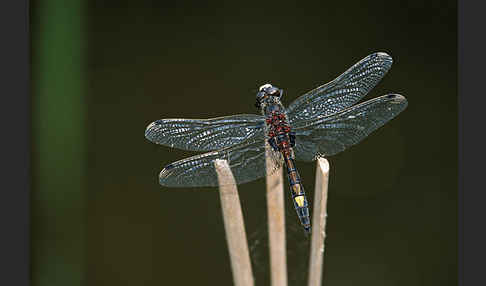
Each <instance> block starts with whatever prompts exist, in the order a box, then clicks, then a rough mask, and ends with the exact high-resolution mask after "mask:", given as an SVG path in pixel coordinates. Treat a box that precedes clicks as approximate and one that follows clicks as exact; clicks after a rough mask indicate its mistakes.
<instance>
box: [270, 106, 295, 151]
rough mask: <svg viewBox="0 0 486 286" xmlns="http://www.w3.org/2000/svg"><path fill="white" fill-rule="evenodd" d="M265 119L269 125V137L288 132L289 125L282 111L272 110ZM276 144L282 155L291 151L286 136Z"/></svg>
mask: <svg viewBox="0 0 486 286" xmlns="http://www.w3.org/2000/svg"><path fill="white" fill-rule="evenodd" d="M265 121H266V123H267V124H268V125H269V131H268V137H270V138H274V137H277V136H279V135H282V134H286V135H287V134H289V133H290V125H289V124H288V123H287V121H286V118H285V114H283V113H280V112H278V111H273V112H272V114H271V115H270V117H268V118H266V120H265ZM277 146H278V147H279V149H280V151H281V152H282V154H283V155H284V156H290V153H291V151H290V142H289V140H288V137H287V138H286V139H285V140H282V141H280V142H277Z"/></svg>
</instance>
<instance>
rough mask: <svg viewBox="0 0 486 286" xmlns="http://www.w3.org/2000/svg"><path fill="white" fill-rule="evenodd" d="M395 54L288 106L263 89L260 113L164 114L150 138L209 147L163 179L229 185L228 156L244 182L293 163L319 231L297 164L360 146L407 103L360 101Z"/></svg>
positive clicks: (276, 91) (295, 188)
mask: <svg viewBox="0 0 486 286" xmlns="http://www.w3.org/2000/svg"><path fill="white" fill-rule="evenodd" d="M392 63H393V60H392V58H391V57H390V56H389V55H388V54H386V53H383V52H378V53H373V54H371V55H369V56H367V57H365V58H363V59H362V60H360V61H359V62H357V63H356V64H354V65H353V66H351V67H350V68H349V69H348V70H346V71H345V72H344V73H342V74H341V75H340V76H338V77H337V78H335V79H334V80H332V81H330V82H328V83H327V84H324V85H321V86H319V87H317V88H315V89H313V90H311V91H309V92H307V93H305V94H303V95H301V96H300V97H298V98H297V99H295V100H294V101H293V102H292V103H291V104H290V105H289V106H288V107H284V105H283V104H282V95H283V90H282V89H280V88H278V87H276V86H273V85H272V84H264V85H262V86H260V87H259V89H258V92H257V94H256V102H255V106H256V108H257V109H258V110H259V111H260V114H238V115H230V116H223V117H217V118H210V119H160V120H156V121H154V122H152V123H150V124H149V125H148V126H147V128H146V130H145V137H146V138H147V139H148V140H149V141H151V142H153V143H156V144H160V145H165V146H169V147H172V148H178V149H183V150H188V151H199V152H206V153H202V154H199V155H195V156H192V157H189V158H186V159H183V160H179V161H176V162H173V163H170V164H168V165H167V166H165V167H164V168H163V169H162V171H161V172H160V174H159V183H160V184H161V185H162V186H167V187H216V186H218V185H221V182H218V176H217V174H216V171H215V168H214V162H215V160H226V161H227V162H228V164H229V166H230V168H231V171H232V173H233V176H234V179H235V180H234V181H233V182H236V184H243V183H247V182H251V181H254V180H257V179H259V178H262V177H265V176H268V175H270V174H273V172H275V171H276V170H278V169H280V168H281V167H283V166H285V168H286V171H287V177H288V181H289V186H290V195H291V198H292V202H293V205H294V208H295V211H296V213H297V216H298V218H299V220H300V224H301V225H302V227H303V228H304V231H305V233H310V232H311V223H310V216H309V203H308V200H307V197H306V194H305V190H304V186H303V184H302V180H301V177H300V175H299V172H298V170H297V167H296V163H295V161H296V160H297V161H303V162H311V161H314V160H317V159H318V158H321V157H328V156H332V155H335V154H338V153H340V152H342V151H343V150H345V149H346V148H348V147H350V146H353V145H356V144H357V143H359V142H361V141H362V140H363V139H364V138H366V137H367V136H368V135H369V134H370V133H371V132H373V131H375V130H376V129H378V128H379V127H381V126H383V125H384V124H385V123H386V122H388V121H389V120H391V119H393V118H394V117H396V116H397V115H398V114H399V113H400V112H402V111H403V110H404V109H405V108H406V107H407V100H406V98H405V97H404V96H402V95H399V94H394V93H391V94H386V95H383V96H380V97H376V98H373V99H370V100H368V101H364V102H362V103H358V102H359V101H360V100H361V99H362V98H363V97H364V96H365V95H366V94H367V93H368V92H369V91H370V90H371V89H372V88H373V87H375V86H376V84H377V83H378V82H379V81H380V80H381V79H382V78H383V76H384V75H385V74H386V73H387V72H388V70H389V69H390V67H391V65H392Z"/></svg>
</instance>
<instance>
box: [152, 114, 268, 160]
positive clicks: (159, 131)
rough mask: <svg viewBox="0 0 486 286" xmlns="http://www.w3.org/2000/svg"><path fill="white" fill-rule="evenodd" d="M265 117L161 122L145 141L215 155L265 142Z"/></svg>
mask: <svg viewBox="0 0 486 286" xmlns="http://www.w3.org/2000/svg"><path fill="white" fill-rule="evenodd" d="M263 125H264V118H263V116H262V115H255V114H240V115H232V116H224V117H218V118H211V119H160V120H157V121H155V122H152V123H150V124H149V125H148V126H147V129H146V130H145V137H146V138H147V139H148V140H150V141H152V142H153V143H157V144H161V145H165V146H169V147H173V148H178V149H183V150H189V151H212V150H219V149H222V148H226V147H229V146H232V145H235V144H239V143H241V142H243V141H245V140H247V139H249V138H252V137H262V138H263Z"/></svg>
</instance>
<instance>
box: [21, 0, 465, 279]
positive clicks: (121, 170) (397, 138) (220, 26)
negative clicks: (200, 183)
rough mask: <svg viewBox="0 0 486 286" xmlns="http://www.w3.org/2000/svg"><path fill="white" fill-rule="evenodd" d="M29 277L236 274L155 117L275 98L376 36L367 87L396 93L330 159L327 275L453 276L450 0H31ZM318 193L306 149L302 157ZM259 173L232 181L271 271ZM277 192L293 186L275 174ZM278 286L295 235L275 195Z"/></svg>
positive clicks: (214, 211) (247, 108) (206, 195)
mask: <svg viewBox="0 0 486 286" xmlns="http://www.w3.org/2000/svg"><path fill="white" fill-rule="evenodd" d="M30 14H31V35H32V37H31V40H32V41H31V43H32V94H33V101H32V102H33V103H32V132H33V139H34V140H33V143H32V160H33V165H32V166H33V170H32V171H33V172H32V173H33V188H32V280H33V284H34V285H231V283H232V276H231V269H230V263H229V256H228V252H227V248H226V242H225V237H224V227H223V221H222V218H221V209H220V202H219V196H218V193H217V191H216V189H210V188H204V189H187V190H186V189H168V188H163V187H161V186H159V185H158V182H157V175H158V172H159V171H160V170H161V169H162V167H163V166H164V165H166V164H168V163H170V162H172V161H175V160H178V159H182V158H184V157H186V156H189V155H192V153H189V152H184V151H180V150H175V149H169V148H166V147H161V146H157V145H155V144H152V143H150V142H148V141H147V140H145V138H144V135H143V133H144V129H145V127H146V126H147V125H148V124H149V123H150V122H151V121H153V120H156V119H160V118H172V117H186V118H207V117H216V116H222V115H230V114H237V113H254V112H257V111H256V110H255V108H254V107H253V103H254V96H255V90H256V88H257V87H258V86H260V85H262V84H264V83H267V82H271V83H273V84H275V85H277V86H279V87H282V88H284V89H285V95H284V98H283V102H284V104H289V103H290V102H291V101H292V100H293V99H295V98H296V97H297V96H299V95H300V94H302V93H304V92H306V91H308V90H310V89H312V88H314V87H316V86H318V85H321V84H323V83H325V82H327V81H330V80H332V79H333V78H335V77H336V76H338V75H339V74H340V73H342V72H344V71H345V70H346V69H347V68H348V67H349V66H351V65H352V64H354V63H355V62H357V61H358V60H360V59H361V58H363V57H365V56H366V55H368V54H370V53H372V52H375V51H385V52H387V53H389V54H390V55H391V56H392V57H393V59H394V65H393V67H392V69H391V71H390V72H389V73H388V75H387V76H386V77H385V78H384V80H383V81H382V82H381V83H380V84H379V85H378V86H377V87H376V88H375V89H374V90H372V91H371V92H370V95H369V96H368V97H367V98H368V99H369V98H371V97H376V96H379V95H383V94H385V93H389V92H395V93H400V94H403V95H404V96H406V97H407V99H408V101H409V106H408V108H407V109H406V110H405V111H404V112H403V113H402V114H400V115H399V116H398V117H397V118H396V119H394V120H392V121H391V122H390V123H388V124H387V125H386V126H385V127H384V128H381V129H379V130H378V131H376V132H375V133H373V134H372V135H371V136H370V137H369V138H367V139H366V140H364V141H363V142H362V143H360V144H359V145H357V146H355V147H352V148H350V149H348V150H346V151H345V152H343V153H341V154H339V155H336V156H334V157H331V158H329V161H330V165H331V175H330V184H329V190H330V194H329V202H328V214H329V217H328V227H327V235H328V236H327V240H326V252H325V268H324V284H325V285H329V286H332V285H374V286H379V285H407V286H410V285H456V284H457V261H456V260H457V183H458V182H457V135H458V134H457V133H458V132H457V57H456V52H457V43H456V39H457V24H456V20H457V17H456V14H457V9H456V3H455V1H425V2H423V1H366V2H365V1H321V2H317V3H310V2H302V3H300V4H297V3H290V2H285V1H276V2H273V3H270V2H265V1H258V2H256V3H250V2H248V1H238V2H236V1H235V2H224V3H217V4H216V3H214V4H207V3H202V2H194V3H181V2H180V1H179V2H177V1H173V3H172V4H168V3H165V2H164V1H161V2H156V1H153V2H152V1H60V0H45V1H31V11H30ZM298 167H299V170H300V173H301V176H302V178H303V180H304V185H305V187H306V190H307V192H308V193H309V195H310V198H312V197H313V187H314V186H313V183H314V177H315V174H314V172H315V165H314V164H311V163H300V164H298ZM264 186H265V185H264V180H263V179H261V180H258V181H255V182H253V183H249V184H245V185H241V186H239V190H240V191H241V192H240V194H241V201H242V205H243V210H244V216H245V220H246V229H247V233H248V236H249V237H250V245H251V246H252V248H254V250H253V252H252V255H253V257H254V258H255V260H254V263H255V265H254V272H255V275H256V282H257V285H268V273H266V269H267V267H268V265H267V262H266V261H267V260H268V257H267V252H266V251H267V249H266V247H265V236H266V232H265V223H266V216H265V193H264ZM286 191H287V189H286ZM286 204H287V210H288V212H287V222H288V224H289V228H290V232H289V234H288V248H289V255H290V258H291V261H289V275H290V277H289V279H290V280H291V283H290V285H304V284H305V277H306V273H304V271H305V268H306V265H305V264H306V263H307V255H308V254H307V248H306V247H307V246H308V245H307V244H306V242H305V238H304V236H303V235H302V234H301V230H300V229H298V228H297V227H296V220H297V218H296V215H295V213H294V212H293V210H292V209H291V206H290V203H289V202H288V201H287V202H286Z"/></svg>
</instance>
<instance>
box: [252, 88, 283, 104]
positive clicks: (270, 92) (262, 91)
mask: <svg viewBox="0 0 486 286" xmlns="http://www.w3.org/2000/svg"><path fill="white" fill-rule="evenodd" d="M282 95H283V90H282V89H280V88H278V87H275V86H273V85H271V84H269V83H267V84H264V85H262V86H260V88H259V89H258V93H257V95H256V102H255V106H256V107H257V108H260V107H261V105H262V103H264V102H265V100H267V99H272V100H274V99H275V98H278V99H279V100H280V98H282Z"/></svg>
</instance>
